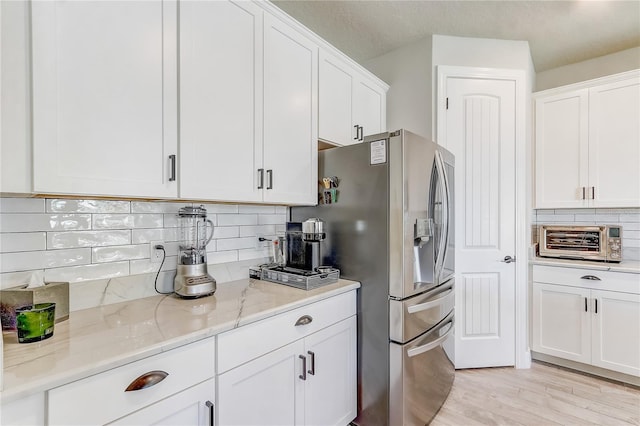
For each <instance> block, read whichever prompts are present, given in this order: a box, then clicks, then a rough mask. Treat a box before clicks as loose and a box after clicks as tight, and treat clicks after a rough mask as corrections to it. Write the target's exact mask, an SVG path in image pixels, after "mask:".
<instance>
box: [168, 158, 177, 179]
mask: <svg viewBox="0 0 640 426" xmlns="http://www.w3.org/2000/svg"><path fill="white" fill-rule="evenodd" d="M175 180H176V155H175V154H171V155H170V156H169V182H174V181H175Z"/></svg>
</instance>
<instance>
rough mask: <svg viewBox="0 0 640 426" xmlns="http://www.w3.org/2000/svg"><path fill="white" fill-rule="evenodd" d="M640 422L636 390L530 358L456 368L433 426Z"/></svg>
mask: <svg viewBox="0 0 640 426" xmlns="http://www.w3.org/2000/svg"><path fill="white" fill-rule="evenodd" d="M593 424H595V425H640V390H638V389H636V388H632V387H629V386H625V385H622V384H619V383H613V382H609V381H605V380H600V379H597V378H594V377H591V376H586V375H582V374H579V373H574V372H572V371H568V370H564V369H561V368H556V367H553V366H549V365H546V364H540V363H537V362H534V363H533V365H532V367H531V369H527V370H516V369H514V368H483V369H472V370H458V371H456V377H455V381H454V384H453V388H452V389H451V393H450V394H449V398H448V399H447V401H446V402H445V404H444V405H443V406H442V408H441V409H440V411H439V412H438V415H437V416H436V418H435V419H434V420H433V421H432V422H431V425H433V426H467V425H468V426H472V425H527V426H538V425H593Z"/></svg>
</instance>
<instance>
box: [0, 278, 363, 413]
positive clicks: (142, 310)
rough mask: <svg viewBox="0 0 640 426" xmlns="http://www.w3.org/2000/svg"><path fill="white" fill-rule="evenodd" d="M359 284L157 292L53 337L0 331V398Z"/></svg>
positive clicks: (78, 318)
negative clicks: (22, 338)
mask: <svg viewBox="0 0 640 426" xmlns="http://www.w3.org/2000/svg"><path fill="white" fill-rule="evenodd" d="M358 287H360V284H359V283H357V282H354V281H348V280H342V279H341V280H339V281H338V282H337V283H334V284H329V285H325V286H323V287H320V288H317V289H314V290H309V291H305V290H299V289H296V288H293V287H288V286H285V285H280V284H274V283H270V282H265V281H261V280H254V279H244V280H238V281H232V282H227V283H222V284H218V289H217V291H216V293H215V294H214V295H212V296H209V297H204V298H200V299H180V298H178V297H176V296H173V295H164V296H162V295H158V296H154V297H149V298H144V299H138V300H134V301H129V302H123V303H118V304H113V305H106V306H101V307H97V308H91V309H85V310H81V311H76V312H72V313H71V314H70V316H69V319H68V320H67V321H63V322H61V323H59V324H56V325H55V330H54V334H53V337H51V338H50V339H47V340H44V341H42V342H38V343H30V344H20V343H18V341H17V336H16V333H15V332H5V333H3V338H4V354H3V355H4V369H3V374H4V383H3V384H4V388H3V391H2V392H1V396H2V401H3V402H10V401H12V400H15V399H18V398H21V397H25V396H28V395H31V394H34V393H36V392H42V391H45V390H48V389H51V388H54V387H56V386H60V385H62V384H65V383H69V382H71V381H74V380H78V379H81V378H84V377H87V376H90V375H93V374H97V373H100V372H102V371H106V370H108V369H111V368H115V367H118V366H121V365H124V364H127V363H130V362H133V361H136V360H139V359H142V358H146V357H149V356H151V355H155V354H158V353H162V352H165V351H168V350H170V349H173V348H176V347H179V346H183V345H186V344H189V343H192V342H195V341H197V340H201V339H204V338H207V337H211V336H215V335H217V334H219V333H222V332H224V331H228V330H231V329H234V328H237V327H240V326H242V325H246V324H249V323H252V322H255V321H259V320H262V319H264V318H267V317H270V316H273V315H276V314H279V313H282V312H286V311H289V310H292V309H295V308H298V307H300V306H304V305H307V304H310V303H314V302H317V301H320V300H323V299H326V298H329V297H332V296H336V295H338V294H342V293H345V292H348V291H351V290H354V289H357V288H358Z"/></svg>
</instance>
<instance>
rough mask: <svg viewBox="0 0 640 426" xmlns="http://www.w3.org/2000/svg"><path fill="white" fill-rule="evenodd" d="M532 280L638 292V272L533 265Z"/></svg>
mask: <svg viewBox="0 0 640 426" xmlns="http://www.w3.org/2000/svg"><path fill="white" fill-rule="evenodd" d="M533 281H534V282H538V283H547V284H560V285H568V286H572V287H583V288H590V289H595V290H609V291H620V292H624V293H634V294H640V274H631V273H626V272H612V271H599V270H596V269H581V268H566V267H556V266H543V265H533Z"/></svg>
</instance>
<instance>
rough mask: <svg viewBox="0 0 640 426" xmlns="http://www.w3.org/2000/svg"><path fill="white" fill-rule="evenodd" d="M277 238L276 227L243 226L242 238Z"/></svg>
mask: <svg viewBox="0 0 640 426" xmlns="http://www.w3.org/2000/svg"><path fill="white" fill-rule="evenodd" d="M258 235H261V236H275V235H276V225H257V226H241V227H240V236H241V237H257V236H258Z"/></svg>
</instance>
